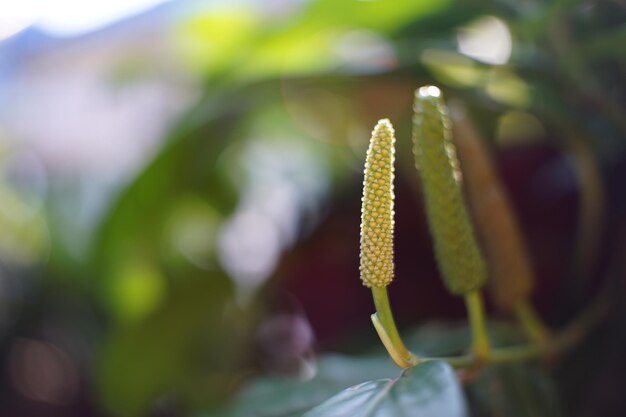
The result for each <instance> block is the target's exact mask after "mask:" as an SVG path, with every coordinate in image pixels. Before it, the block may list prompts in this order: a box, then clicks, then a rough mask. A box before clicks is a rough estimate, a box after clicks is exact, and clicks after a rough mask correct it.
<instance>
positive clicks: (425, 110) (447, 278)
mask: <svg viewBox="0 0 626 417" xmlns="http://www.w3.org/2000/svg"><path fill="white" fill-rule="evenodd" d="M414 111H415V113H414V116H413V145H414V147H413V150H414V153H415V160H416V165H417V166H418V167H419V170H420V173H421V178H422V185H423V190H424V199H425V204H426V213H427V215H428V221H429V224H430V229H431V233H432V235H433V240H434V244H435V253H436V256H437V262H438V264H439V268H440V270H441V274H442V276H443V279H444V282H445V284H446V287H447V288H448V290H449V291H450V292H452V293H454V294H457V295H465V294H467V293H469V292H471V291H474V290H477V289H479V288H481V287H482V286H483V284H484V283H485V281H486V278H487V273H486V268H485V262H484V261H483V257H482V255H481V253H480V250H479V249H478V244H477V242H476V238H475V237H474V231H473V229H472V226H471V224H470V221H469V216H468V214H467V210H466V208H465V203H464V201H463V194H462V191H461V171H460V169H459V164H458V161H457V157H456V152H455V148H454V144H453V143H452V135H451V132H450V128H451V124H450V118H449V116H448V110H447V108H446V107H445V105H444V102H443V97H442V94H441V91H440V90H439V89H438V88H437V87H433V86H427V87H422V88H420V89H419V90H417V91H416V93H415V106H414Z"/></svg>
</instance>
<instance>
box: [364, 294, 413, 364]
mask: <svg viewBox="0 0 626 417" xmlns="http://www.w3.org/2000/svg"><path fill="white" fill-rule="evenodd" d="M372 297H373V298H374V305H375V306H376V314H372V323H374V327H375V328H376V332H377V333H378V336H379V337H380V340H381V341H382V342H383V345H385V348H386V349H387V352H389V355H390V356H391V358H392V359H393V361H394V362H395V363H396V365H398V366H399V367H400V368H403V369H404V368H410V367H412V366H415V365H417V362H418V359H417V357H416V356H415V355H414V354H412V353H411V352H409V350H408V349H407V348H406V346H405V345H404V342H402V339H401V338H400V334H399V333H398V329H397V328H396V324H395V321H394V319H393V314H392V313H391V307H390V305H389V296H388V294H387V288H384V287H383V288H372Z"/></svg>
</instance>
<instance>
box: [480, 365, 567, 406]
mask: <svg viewBox="0 0 626 417" xmlns="http://www.w3.org/2000/svg"><path fill="white" fill-rule="evenodd" d="M468 393H469V395H470V399H471V400H472V405H473V407H472V408H473V412H472V415H475V416H476V417H479V416H485V417H489V416H500V417H544V416H545V417H559V416H562V415H563V411H562V408H561V404H560V400H559V397H558V392H557V389H556V386H555V385H554V382H553V381H552V378H551V377H549V376H548V375H547V374H546V373H545V372H543V371H542V370H541V369H539V368H538V367H537V366H536V365H533V364H528V363H523V364H512V365H504V366H492V367H488V368H486V369H484V370H483V371H482V372H481V374H480V376H479V377H478V378H477V379H476V380H474V381H472V383H471V384H468Z"/></svg>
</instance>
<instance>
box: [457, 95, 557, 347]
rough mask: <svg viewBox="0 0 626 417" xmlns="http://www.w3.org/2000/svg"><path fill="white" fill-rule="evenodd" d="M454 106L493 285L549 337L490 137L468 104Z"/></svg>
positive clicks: (494, 294) (539, 336) (504, 305)
mask: <svg viewBox="0 0 626 417" xmlns="http://www.w3.org/2000/svg"><path fill="white" fill-rule="evenodd" d="M453 110H454V111H453V112H452V113H453V116H454V122H455V123H454V133H455V134H454V142H455V144H456V146H457V150H458V155H459V159H460V161H461V164H462V166H463V172H464V173H465V178H466V181H465V189H466V191H467V196H468V201H469V206H470V208H471V212H472V214H473V219H474V221H475V224H476V230H477V232H478V234H479V235H480V236H481V237H482V242H483V245H484V248H485V253H486V255H487V265H488V269H489V279H488V280H487V289H488V290H489V294H490V295H491V298H492V300H493V302H494V304H495V306H496V307H497V308H498V309H499V310H501V311H505V312H512V313H515V314H516V315H517V317H518V319H519V321H520V323H521V324H522V326H523V328H524V329H525V330H526V333H527V334H528V335H529V336H530V338H531V339H532V340H534V341H538V342H541V341H544V340H546V339H547V338H548V335H549V331H548V329H547V328H546V327H545V325H544V324H543V323H542V322H541V319H540V318H539V316H538V315H537V314H536V313H535V310H534V309H533V307H532V305H531V304H530V302H529V299H530V295H531V293H532V290H533V286H534V274H533V270H532V267H531V262H530V256H529V255H528V251H527V249H526V245H525V243H524V239H523V236H522V231H521V230H520V227H519V224H518V222H517V218H516V216H515V213H514V211H513V208H512V206H511V203H510V202H509V199H508V196H507V194H506V192H505V190H504V186H503V185H502V183H501V182H500V178H499V175H498V173H497V170H496V168H495V166H494V164H493V161H492V160H491V157H490V155H489V152H488V150H487V149H486V147H485V145H484V141H483V140H482V138H481V137H480V136H479V134H478V132H477V131H476V129H475V128H474V126H473V125H472V123H471V121H470V120H469V119H468V118H467V117H466V116H465V112H464V109H463V108H462V106H461V105H460V104H459V105H457V106H455V107H454V108H453Z"/></svg>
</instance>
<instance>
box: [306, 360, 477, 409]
mask: <svg viewBox="0 0 626 417" xmlns="http://www.w3.org/2000/svg"><path fill="white" fill-rule="evenodd" d="M414 415H425V416H438V417H461V416H466V415H467V406H466V403H465V399H464V397H463V391H462V389H461V385H460V383H459V381H458V379H457V377H456V374H455V373H454V370H453V369H452V368H451V367H450V366H449V365H448V364H446V363H445V362H439V361H436V362H427V363H424V364H421V365H418V366H416V367H415V368H411V369H408V370H406V371H404V372H403V373H402V375H401V376H400V377H399V378H398V379H395V380H390V379H382V380H378V381H371V382H366V383H363V384H360V385H357V386H354V387H351V388H348V389H346V390H344V391H342V392H340V393H339V394H337V395H336V396H334V397H333V398H331V399H329V400H328V401H326V402H325V403H323V404H321V405H319V406H318V407H315V408H314V409H312V410H311V411H309V412H308V413H306V414H304V416H303V417H318V416H319V417H343V416H345V417H347V416H350V417H352V416H354V417H357V416H363V417H366V416H371V417H385V416H389V417H399V416H414Z"/></svg>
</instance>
